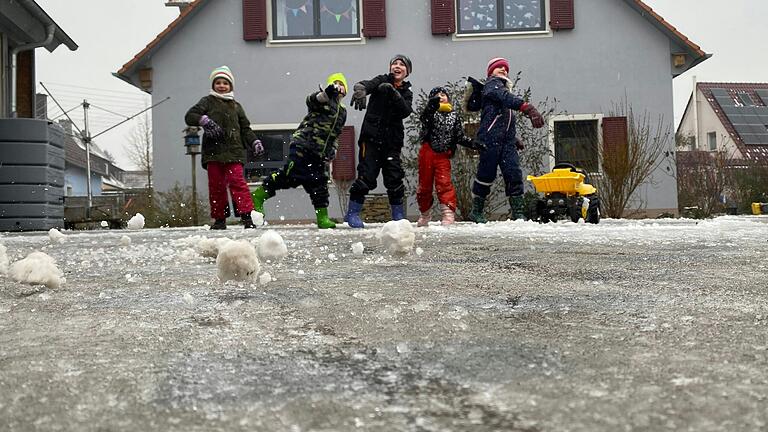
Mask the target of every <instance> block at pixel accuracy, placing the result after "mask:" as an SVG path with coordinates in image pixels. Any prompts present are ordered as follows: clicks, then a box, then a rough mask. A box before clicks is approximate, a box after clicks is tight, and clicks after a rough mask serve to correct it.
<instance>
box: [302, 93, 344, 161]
mask: <svg viewBox="0 0 768 432" xmlns="http://www.w3.org/2000/svg"><path fill="white" fill-rule="evenodd" d="M317 94H318V92H314V93H312V94H311V95H309V96H307V111H308V112H307V115H306V116H305V117H304V119H303V120H302V121H301V124H299V127H298V129H296V132H294V133H293V136H291V145H295V146H296V147H298V148H300V149H302V150H304V152H305V153H310V154H313V155H316V156H319V157H320V158H322V159H324V160H326V161H330V160H333V159H334V158H335V157H336V149H338V147H339V135H340V134H341V130H342V128H343V127H344V123H346V121H347V109H346V108H345V107H344V105H343V104H341V103H340V102H338V101H335V100H333V99H331V100H329V101H328V102H327V103H323V102H320V101H318V100H317Z"/></svg>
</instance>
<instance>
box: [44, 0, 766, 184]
mask: <svg viewBox="0 0 768 432" xmlns="http://www.w3.org/2000/svg"><path fill="white" fill-rule="evenodd" d="M165 1H166V0H37V3H38V4H39V5H40V6H41V7H42V8H43V9H45V11H46V12H48V14H49V15H50V16H51V17H52V18H53V19H54V20H55V21H56V23H57V24H59V26H61V28H62V29H63V30H64V31H65V32H66V33H67V34H68V35H69V36H70V37H71V38H72V39H73V40H74V41H75V42H76V43H77V44H78V45H79V46H80V48H79V49H78V50H77V51H74V52H72V51H69V50H68V49H67V48H66V47H64V46H60V47H59V48H58V49H57V50H56V51H54V52H53V53H48V52H47V51H45V50H38V51H37V62H38V72H37V74H38V75H37V80H38V81H42V82H43V83H45V84H46V86H47V87H48V89H49V90H51V92H52V93H53V95H54V96H56V98H57V99H58V100H59V102H61V104H62V105H63V106H64V109H65V110H69V109H71V108H73V107H75V106H76V105H77V104H78V103H80V102H82V99H88V101H89V102H91V103H92V104H94V105H95V106H96V107H98V108H93V109H92V110H91V111H90V117H91V118H92V123H91V129H92V132H93V134H95V133H98V132H100V131H102V130H104V129H106V128H107V127H109V126H110V125H112V124H114V123H117V122H119V121H120V120H121V119H122V118H123V117H120V116H117V115H115V114H111V113H109V112H108V111H112V112H115V113H119V114H123V115H126V116H128V115H131V114H133V113H135V112H137V111H139V110H141V109H142V108H144V106H145V104H148V103H149V98H148V97H146V94H145V93H143V92H141V91H139V90H137V89H135V88H134V87H132V86H129V85H128V84H126V83H124V82H122V81H120V80H118V79H117V78H114V77H113V76H112V75H111V74H112V72H116V71H117V70H118V69H120V67H121V66H122V65H123V64H125V63H126V62H127V61H129V60H130V59H131V58H132V57H133V56H134V55H135V54H136V53H138V52H139V51H141V49H143V48H144V46H146V44H147V43H148V42H150V41H151V40H152V39H154V37H155V36H156V35H157V34H158V33H160V32H161V31H162V30H163V29H164V28H165V27H166V26H167V25H168V24H169V23H170V22H171V21H172V20H173V19H174V18H175V17H176V16H177V15H178V9H177V8H170V7H166V6H165ZM581 1H584V0H581ZM615 1H620V0H615ZM646 3H647V4H648V5H649V6H651V7H652V8H653V9H654V10H656V12H658V13H659V14H660V15H661V16H663V17H664V18H665V19H666V20H667V21H669V22H670V23H671V24H672V25H674V26H675V27H677V29H678V30H680V31H681V32H682V33H683V34H684V35H686V36H687V37H688V38H689V39H691V40H692V41H693V42H694V43H696V44H698V45H700V46H701V48H702V49H703V50H704V51H705V52H707V53H710V54H713V57H712V58H711V59H709V60H707V61H705V62H704V63H702V64H700V65H698V66H696V67H695V68H694V69H693V70H691V71H689V72H687V73H685V74H683V75H681V76H679V77H677V78H675V80H674V91H675V95H674V97H675V123H677V122H678V121H679V120H680V117H681V116H682V111H683V110H684V109H685V104H686V102H687V101H688V98H689V96H690V94H691V89H692V76H693V75H695V76H696V77H697V79H698V80H699V81H732V82H768V58H766V56H765V48H764V46H763V45H764V44H765V41H766V40H768V26H766V24H765V18H766V17H768V1H765V0H729V1H723V0H646ZM576 25H578V17H577V24H576ZM190 55H195V54H194V53H190ZM416 61H418V60H416ZM49 84H50V85H49ZM39 90H40V91H41V92H42V89H39ZM51 104H52V102H49V106H50V105H51ZM49 112H50V113H51V114H52V115H53V116H56V115H59V114H60V113H61V111H60V110H58V109H49ZM71 115H73V119H74V120H75V121H76V122H78V123H79V125H80V126H81V127H82V117H83V116H82V109H76V110H75V111H73V112H72V113H71ZM180 121H181V120H180ZM134 126H135V123H134V122H129V123H128V124H127V125H125V126H121V127H120V128H117V129H114V130H112V131H110V132H108V133H106V134H104V135H103V136H101V137H99V138H97V139H96V142H97V143H98V144H99V145H100V146H101V147H102V148H104V149H106V150H108V151H109V152H110V153H112V154H113V155H114V156H115V157H116V159H117V162H118V166H120V167H122V168H126V169H131V168H132V166H131V163H130V162H129V161H128V159H127V157H126V156H125V153H124V152H123V151H122V148H123V146H124V143H125V141H126V140H127V139H128V136H129V134H130V131H131V128H132V127H134ZM179 130H181V125H179ZM178 145H179V157H184V156H183V155H184V149H183V148H182V140H181V133H179V143H178Z"/></svg>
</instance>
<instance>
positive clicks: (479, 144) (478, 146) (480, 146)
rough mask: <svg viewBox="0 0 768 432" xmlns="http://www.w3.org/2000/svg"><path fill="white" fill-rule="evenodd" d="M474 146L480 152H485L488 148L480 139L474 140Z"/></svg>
mask: <svg viewBox="0 0 768 432" xmlns="http://www.w3.org/2000/svg"><path fill="white" fill-rule="evenodd" d="M472 148H473V149H475V150H477V151H479V152H484V151H486V150H487V149H488V147H487V146H486V145H485V143H484V142H482V141H478V140H472Z"/></svg>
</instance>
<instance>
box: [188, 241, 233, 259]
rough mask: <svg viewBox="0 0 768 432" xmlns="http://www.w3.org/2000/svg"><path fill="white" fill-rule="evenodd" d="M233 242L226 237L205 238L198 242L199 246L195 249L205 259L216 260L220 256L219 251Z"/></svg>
mask: <svg viewBox="0 0 768 432" xmlns="http://www.w3.org/2000/svg"><path fill="white" fill-rule="evenodd" d="M231 241H232V240H230V239H228V238H226V237H219V238H205V237H203V238H202V239H201V240H200V241H198V242H197V244H196V245H195V249H196V250H197V252H198V253H199V254H200V255H202V256H204V257H208V258H216V257H217V256H218V255H219V251H220V250H221V248H222V247H224V246H225V245H226V244H227V243H229V242H231Z"/></svg>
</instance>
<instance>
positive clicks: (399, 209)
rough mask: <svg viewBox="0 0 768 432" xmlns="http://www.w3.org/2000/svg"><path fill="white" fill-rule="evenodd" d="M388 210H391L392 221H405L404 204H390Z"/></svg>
mask: <svg viewBox="0 0 768 432" xmlns="http://www.w3.org/2000/svg"><path fill="white" fill-rule="evenodd" d="M389 208H390V210H392V220H393V221H399V220H400V219H405V204H390V205H389Z"/></svg>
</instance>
